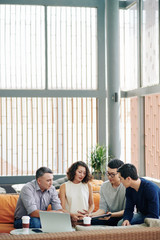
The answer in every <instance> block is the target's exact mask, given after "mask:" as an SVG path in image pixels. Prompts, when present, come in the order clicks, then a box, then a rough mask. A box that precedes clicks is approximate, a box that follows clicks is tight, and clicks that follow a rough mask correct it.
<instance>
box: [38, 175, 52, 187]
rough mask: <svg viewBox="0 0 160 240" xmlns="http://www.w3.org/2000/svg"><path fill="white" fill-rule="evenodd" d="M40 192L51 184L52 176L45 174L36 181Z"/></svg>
mask: <svg viewBox="0 0 160 240" xmlns="http://www.w3.org/2000/svg"><path fill="white" fill-rule="evenodd" d="M37 182H38V185H39V187H40V189H41V191H45V190H48V189H49V188H50V187H51V186H52V184H53V174H51V173H45V174H44V175H43V176H42V177H39V178H38V179H37Z"/></svg>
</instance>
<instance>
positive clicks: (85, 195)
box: [59, 161, 94, 221]
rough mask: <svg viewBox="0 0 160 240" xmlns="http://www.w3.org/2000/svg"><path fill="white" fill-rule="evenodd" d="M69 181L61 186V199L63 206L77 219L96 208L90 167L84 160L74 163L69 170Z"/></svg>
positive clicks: (73, 219)
mask: <svg viewBox="0 0 160 240" xmlns="http://www.w3.org/2000/svg"><path fill="white" fill-rule="evenodd" d="M67 177H68V181H67V182H66V183H64V184H62V185H61V187H60V193H59V196H60V200H61V205H62V208H63V209H65V210H66V212H69V213H70V215H71V218H72V221H77V220H78V219H80V218H81V217H83V215H84V214H89V213H91V212H92V211H93V209H94V203H93V194H92V187H91V184H90V183H89V181H90V180H91V179H92V175H91V174H90V171H89V168H88V166H87V164H86V163H84V162H83V161H77V162H75V163H73V164H72V165H71V166H70V168H69V169H68V171H67Z"/></svg>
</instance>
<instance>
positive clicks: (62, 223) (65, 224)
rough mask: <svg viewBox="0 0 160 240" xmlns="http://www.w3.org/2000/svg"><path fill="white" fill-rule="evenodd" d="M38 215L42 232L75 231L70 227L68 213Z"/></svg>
mask: <svg viewBox="0 0 160 240" xmlns="http://www.w3.org/2000/svg"><path fill="white" fill-rule="evenodd" d="M39 214H40V221H41V226H42V232H72V231H75V229H74V228H73V227H72V224H71V218H70V214H69V213H60V212H49V211H40V212H39Z"/></svg>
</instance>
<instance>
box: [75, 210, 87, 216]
mask: <svg viewBox="0 0 160 240" xmlns="http://www.w3.org/2000/svg"><path fill="white" fill-rule="evenodd" d="M77 212H78V213H79V214H81V215H87V214H89V212H88V211H87V210H85V209H83V212H82V211H77Z"/></svg>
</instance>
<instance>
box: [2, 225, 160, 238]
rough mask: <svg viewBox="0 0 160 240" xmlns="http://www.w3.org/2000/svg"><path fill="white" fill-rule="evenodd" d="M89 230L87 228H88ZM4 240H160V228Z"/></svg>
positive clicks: (30, 236) (123, 229)
mask: <svg viewBox="0 0 160 240" xmlns="http://www.w3.org/2000/svg"><path fill="white" fill-rule="evenodd" d="M86 228H87V227H86ZM0 239H2V240H18V239H21V240H23V239H26V240H41V239H45V240H82V239H84V240H159V239H160V227H145V226H142V227H133V228H132V227H126V228H125V227H113V228H112V229H107V228H106V229H99V230H92V231H87V230H86V231H75V232H62V233H37V234H30V235H10V234H7V233H2V234H0Z"/></svg>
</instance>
